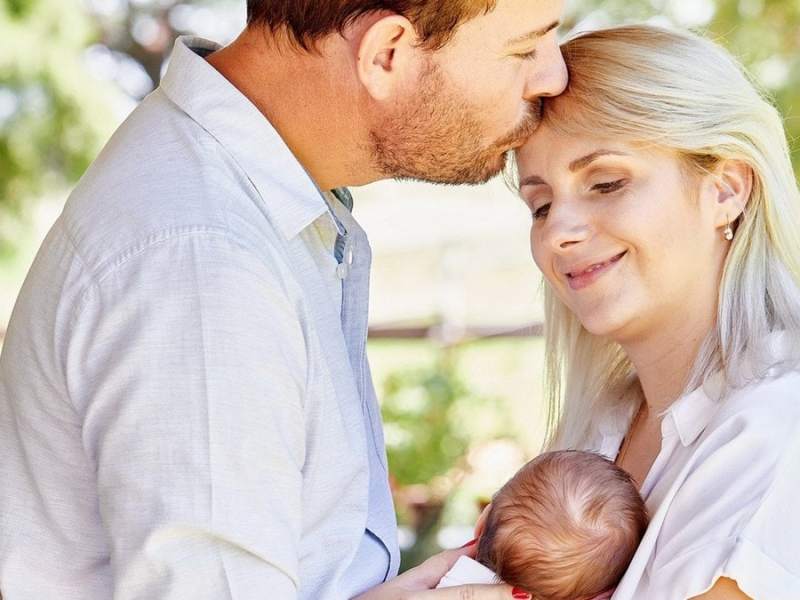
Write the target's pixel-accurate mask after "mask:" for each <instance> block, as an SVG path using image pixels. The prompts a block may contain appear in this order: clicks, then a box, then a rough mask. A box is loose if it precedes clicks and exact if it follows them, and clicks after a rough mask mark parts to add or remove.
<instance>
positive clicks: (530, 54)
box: [517, 50, 536, 60]
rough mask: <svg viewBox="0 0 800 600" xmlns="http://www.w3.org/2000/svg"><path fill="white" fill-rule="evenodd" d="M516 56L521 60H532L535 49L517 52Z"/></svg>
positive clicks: (534, 56)
mask: <svg viewBox="0 0 800 600" xmlns="http://www.w3.org/2000/svg"><path fill="white" fill-rule="evenodd" d="M517 57H518V58H521V59H522V60H533V59H535V58H536V50H531V51H530V52H524V53H523V54H517Z"/></svg>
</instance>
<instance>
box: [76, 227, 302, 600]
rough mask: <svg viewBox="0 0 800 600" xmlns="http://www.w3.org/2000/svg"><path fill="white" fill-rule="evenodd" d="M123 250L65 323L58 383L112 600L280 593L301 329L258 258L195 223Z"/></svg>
mask: <svg viewBox="0 0 800 600" xmlns="http://www.w3.org/2000/svg"><path fill="white" fill-rule="evenodd" d="M151 242H152V243H150V244H149V245H148V246H147V247H146V248H143V249H136V250H135V251H132V252H131V254H130V255H129V256H126V257H124V258H123V259H121V260H120V261H119V262H120V264H119V265H118V266H115V267H114V268H113V269H111V271H110V272H109V273H108V274H107V275H104V276H102V278H101V279H100V280H99V281H97V282H96V284H95V285H94V286H93V288H92V289H91V290H89V292H88V293H87V295H86V296H85V300H84V302H83V305H82V307H81V308H80V310H79V311H78V312H76V317H75V318H74V323H73V329H72V336H71V343H70V347H69V350H68V357H67V363H68V370H67V373H68V382H69V386H70V393H71V397H72V398H73V403H74V404H75V405H76V410H78V411H79V413H81V414H82V417H83V423H84V428H83V439H84V445H85V449H86V452H87V454H88V456H89V457H90V458H91V459H92V460H93V461H94V463H95V466H96V469H97V490H98V495H99V511H100V515H99V518H100V519H101V520H102V523H103V525H104V527H105V529H106V531H107V533H108V541H109V545H110V548H109V551H110V555H111V561H112V570H113V573H114V599H115V600H133V599H134V598H135V599H140V598H147V599H148V600H178V599H180V600H183V599H187V600H188V599H191V600H203V599H208V600H211V599H213V600H251V599H252V600H255V599H259V600H263V599H264V598H285V599H289V600H290V599H291V598H295V597H296V595H297V588H298V562H299V561H298V554H299V545H300V536H301V508H300V507H301V494H302V489H301V488H302V486H301V483H302V479H301V471H302V468H303V462H304V448H305V436H304V420H303V393H304V385H305V381H306V370H307V366H306V362H307V361H306V353H305V343H304V339H305V338H304V335H303V330H302V326H301V323H300V321H299V319H298V316H297V311H296V309H295V308H294V306H293V305H292V303H291V302H290V301H289V299H288V295H287V293H286V291H285V289H284V288H283V285H282V283H281V281H280V278H279V276H278V275H277V273H276V271H275V270H274V268H273V267H272V266H271V265H269V264H268V263H267V262H266V261H265V260H264V259H263V258H261V257H258V256H256V254H255V253H254V252H250V251H248V250H246V249H243V248H242V247H240V246H238V245H237V244H235V243H233V242H232V241H230V240H229V239H227V238H226V236H225V235H223V234H219V233H212V232H207V231H205V232H204V231H199V232H198V231H193V232H187V233H183V234H181V233H175V234H174V235H171V236H168V237H167V238H166V239H163V240H152V241H151Z"/></svg>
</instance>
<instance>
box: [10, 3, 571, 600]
mask: <svg viewBox="0 0 800 600" xmlns="http://www.w3.org/2000/svg"><path fill="white" fill-rule="evenodd" d="M561 4H562V2H561V1H560V0H535V1H532V0H496V2H495V1H490V0H436V1H433V0H385V1H378V0H292V1H291V2H286V1H278V0H251V1H250V2H248V27H247V28H246V30H245V31H244V32H243V33H242V34H241V36H240V37H239V38H238V39H237V40H236V41H235V42H233V43H232V44H231V45H230V46H228V47H226V48H223V49H219V48H218V47H217V46H216V45H214V44H213V43H211V42H207V41H205V40H201V39H198V38H182V39H180V40H178V42H177V43H176V47H175V51H174V53H173V55H172V58H171V62H170V66H169V68H168V71H167V73H166V75H165V77H164V80H163V82H162V84H161V86H160V87H159V88H158V89H157V90H156V91H155V92H154V93H153V94H151V95H150V96H148V97H147V98H146V99H145V100H144V101H143V102H142V103H141V105H140V106H139V107H138V108H137V109H136V111H134V113H133V114H132V115H131V116H130V117H129V118H128V119H127V120H126V122H125V123H124V124H123V125H122V126H121V127H120V129H119V130H118V131H117V132H116V133H115V135H114V136H113V137H112V139H111V140H110V142H109V143H108V145H107V146H106V148H105V149H104V150H103V152H102V153H101V154H100V156H99V157H98V158H97V160H96V161H95V163H94V164H93V165H92V167H91V168H90V169H89V170H88V172H87V173H86V175H85V176H84V178H83V179H82V180H81V182H80V183H79V185H78V186H77V188H76V190H75V191H74V193H73V194H72V195H71V197H70V199H69V201H68V202H67V205H66V207H65V209H64V212H63V214H62V215H61V217H60V218H59V219H58V221H57V222H56V224H55V225H54V227H53V229H52V230H51V231H50V233H49V235H48V236H47V238H46V240H45V242H44V244H43V246H42V248H41V250H40V252H39V255H38V256H37V258H36V261H35V263H34V265H33V267H32V268H31V271H30V274H29V275H28V278H27V280H26V282H25V285H24V287H23V289H22V291H21V293H20V296H19V300H18V302H17V305H16V309H15V312H14V314H13V316H12V319H11V323H10V324H9V327H8V332H7V337H6V342H5V348H4V350H3V354H2V357H0V456H2V459H1V460H2V476H3V478H2V479H3V486H2V490H0V532H2V540H1V541H0V587H2V593H3V596H4V598H5V600H45V599H47V600H50V599H53V600H56V599H57V600H73V599H74V600H77V599H80V600H90V599H105V598H112V597H113V598H114V599H115V600H128V599H147V600H160V599H164V600H166V599H170V600H172V599H178V598H180V599H184V598H187V599H188V598H191V599H192V600H200V599H206V598H207V599H214V600H223V599H230V600H245V599H247V600H249V599H256V598H258V599H266V598H269V599H272V598H276V599H284V598H285V599H291V598H316V599H328V598H333V599H338V598H349V597H353V596H355V595H357V594H359V593H362V592H365V591H366V590H370V591H367V593H366V595H365V598H376V599H377V598H387V599H388V598H416V597H419V598H428V597H429V598H431V599H437V598H438V599H440V600H446V599H447V598H456V597H458V598H460V597H462V595H461V594H470V593H471V594H473V595H472V596H469V597H471V598H475V599H478V598H500V597H507V596H510V595H511V590H510V589H508V588H507V587H506V586H489V587H485V588H477V587H476V588H474V589H468V588H465V589H462V590H456V591H452V590H436V591H425V590H429V589H430V588H432V587H434V586H435V585H436V582H437V581H438V578H439V577H441V576H442V575H443V574H444V572H445V571H446V570H447V568H448V567H449V566H450V565H451V564H452V562H453V561H454V560H455V558H456V557H457V555H458V554H460V553H461V554H463V553H468V552H469V551H470V550H469V549H465V550H462V551H460V552H450V553H444V554H442V555H439V556H437V557H434V559H432V560H431V561H429V562H428V563H426V564H425V565H423V566H422V567H420V568H419V569H417V570H414V571H411V572H409V573H406V574H404V575H402V576H400V577H397V578H394V579H392V578H393V576H394V575H396V573H397V570H398V560H399V553H398V549H397V541H396V529H395V528H396V525H395V519H394V513H393V508H392V502H391V496H390V493H389V487H388V483H387V470H386V458H385V452H384V447H383V438H382V434H381V423H380V417H379V410H378V405H377V402H376V399H375V393H374V390H373V388H372V384H371V381H370V375H369V367H368V364H367V360H366V355H365V346H366V335H367V294H368V271H369V262H370V250H369V245H368V243H367V239H366V237H365V235H364V232H363V231H362V230H361V229H360V228H359V227H358V225H357V224H356V222H355V221H354V220H353V217H352V216H351V214H350V212H349V210H348V209H349V206H348V205H349V203H350V200H349V194H347V192H346V190H344V189H342V188H343V187H344V186H347V185H361V184H365V183H368V182H370V181H375V180H377V179H381V178H387V177H402V178H418V179H425V180H428V181H435V182H442V183H461V182H468V183H478V182H482V181H485V180H487V179H488V178H490V177H491V176H493V175H494V174H496V173H497V172H498V171H499V170H500V169H501V168H502V166H503V162H504V155H505V153H506V152H507V151H508V150H509V149H511V148H514V147H516V146H518V145H520V144H521V143H522V141H523V140H524V138H525V137H526V135H527V134H528V133H530V132H531V131H532V130H533V129H534V128H535V126H536V124H537V116H538V113H539V108H540V104H539V98H540V97H542V96H546V95H552V94H558V93H560V92H561V91H562V89H563V88H564V85H565V79H566V74H565V68H564V65H563V62H562V60H561V56H560V53H559V50H558V46H557V42H556V39H555V32H554V29H555V27H556V25H557V22H558V18H559V14H560V12H561V8H562V6H561ZM409 226H413V222H412V223H409ZM390 579H392V581H389V582H388V583H385V584H383V585H379V584H381V583H382V582H385V581H388V580H390ZM375 586H377V587H375ZM416 594H422V595H419V596H417V595H416ZM517 595H518V596H519V595H520V594H519V593H517ZM522 595H523V596H524V593H523V594H522ZM464 597H466V596H464Z"/></svg>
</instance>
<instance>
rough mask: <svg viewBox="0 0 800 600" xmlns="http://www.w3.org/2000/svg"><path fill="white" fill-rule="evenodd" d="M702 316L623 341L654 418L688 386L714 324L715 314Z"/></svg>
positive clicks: (649, 411)
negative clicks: (646, 335) (701, 349)
mask: <svg viewBox="0 0 800 600" xmlns="http://www.w3.org/2000/svg"><path fill="white" fill-rule="evenodd" d="M699 316H700V315H696V316H695V318H693V319H692V318H689V319H685V318H684V319H683V321H682V322H678V323H674V324H672V326H670V327H662V328H660V330H659V331H658V332H654V333H652V334H651V335H649V336H648V337H645V338H638V339H636V340H632V341H627V342H623V343H622V347H623V349H624V350H625V353H626V354H627V355H628V358H629V359H630V360H631V362H632V363H633V365H634V367H635V369H636V373H637V375H638V377H639V383H640V385H641V388H642V392H643V394H644V398H645V401H646V403H647V409H648V410H647V412H648V414H649V415H650V416H651V418H655V417H656V415H657V414H658V413H660V412H661V411H663V410H665V409H667V408H669V406H670V405H671V404H672V403H673V402H674V401H675V400H676V399H677V398H678V397H679V396H680V395H681V394H682V393H683V391H684V388H685V387H686V383H687V381H688V379H689V375H690V373H691V370H692V368H693V366H694V364H695V361H696V359H697V355H698V352H699V351H700V347H701V345H702V344H703V341H704V340H705V338H706V336H707V334H708V332H709V331H711V328H712V327H713V325H714V318H713V315H712V316H711V317H708V316H706V317H702V318H697V317H699ZM682 317H685V315H682Z"/></svg>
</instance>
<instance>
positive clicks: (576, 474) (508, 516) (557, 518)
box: [477, 450, 648, 600]
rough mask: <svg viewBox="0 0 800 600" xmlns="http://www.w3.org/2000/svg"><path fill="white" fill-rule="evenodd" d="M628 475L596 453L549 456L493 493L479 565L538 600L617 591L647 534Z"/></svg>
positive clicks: (574, 598)
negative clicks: (480, 563)
mask: <svg viewBox="0 0 800 600" xmlns="http://www.w3.org/2000/svg"><path fill="white" fill-rule="evenodd" d="M647 521H648V518H647V510H646V508H645V505H644V501H643V500H642V498H641V496H640V495H639V493H638V492H637V490H636V486H635V485H634V483H633V480H632V479H631V477H630V475H628V473H626V472H625V471H624V470H622V469H620V468H619V467H617V466H616V465H614V464H613V463H612V462H611V461H609V460H607V459H606V458H604V457H602V456H600V455H598V454H594V453H592V452H581V451H574V450H564V451H559V452H548V453H545V454H542V455H541V456H539V457H537V458H535V459H533V460H532V461H530V462H529V463H528V464H526V465H525V466H524V467H522V468H521V469H520V470H519V471H518V472H517V474H516V475H514V477H512V478H511V480H510V481H508V483H506V485H504V486H503V488H501V489H500V491H499V492H497V494H496V495H495V497H494V499H493V500H492V506H491V509H490V510H489V515H488V517H487V519H486V525H485V528H484V531H483V534H482V535H481V538H480V541H479V543H478V552H477V559H478V560H479V561H480V562H482V563H483V564H485V565H486V566H488V567H489V568H491V569H493V570H494V571H495V573H497V575H498V576H499V577H500V578H501V579H502V580H503V581H505V582H506V583H508V584H510V585H514V586H517V587H521V588H523V589H525V590H526V591H528V592H530V593H531V594H533V595H534V597H535V598H536V599H537V600H582V599H584V598H592V597H593V596H596V595H597V594H599V593H602V592H604V591H606V590H608V589H610V588H613V587H614V586H615V585H616V584H617V583H618V582H619V580H620V579H621V578H622V575H623V574H624V573H625V570H626V569H627V566H628V563H630V561H631V559H632V558H633V554H634V552H635V551H636V548H637V547H638V545H639V541H640V540H641V538H642V536H643V535H644V532H645V530H646V529H647Z"/></svg>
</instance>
